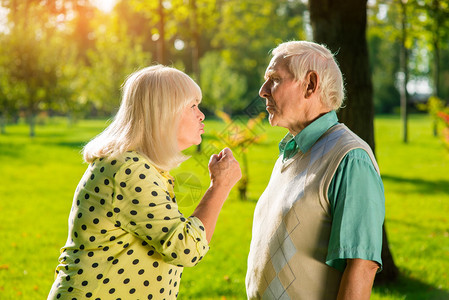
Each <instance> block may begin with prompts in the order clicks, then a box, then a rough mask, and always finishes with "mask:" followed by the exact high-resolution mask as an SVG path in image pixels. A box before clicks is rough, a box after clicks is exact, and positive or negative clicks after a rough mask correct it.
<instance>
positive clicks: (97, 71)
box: [0, 0, 449, 300]
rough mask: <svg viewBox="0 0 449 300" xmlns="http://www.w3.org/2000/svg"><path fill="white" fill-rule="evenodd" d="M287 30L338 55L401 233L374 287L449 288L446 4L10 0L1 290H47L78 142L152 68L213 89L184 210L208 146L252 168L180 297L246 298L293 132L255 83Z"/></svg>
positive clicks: (343, 115)
mask: <svg viewBox="0 0 449 300" xmlns="http://www.w3.org/2000/svg"><path fill="white" fill-rule="evenodd" d="M289 40H311V41H312V40H313V41H316V42H319V43H323V44H326V45H327V46H328V47H329V48H330V49H331V51H332V52H334V53H335V55H336V58H337V60H338V62H339V64H340V67H341V69H342V72H343V74H344V77H345V83H346V91H347V97H346V102H345V108H344V109H342V110H341V111H339V118H340V120H341V121H342V122H344V123H345V124H347V125H348V126H349V127H350V128H351V129H352V130H353V131H355V132H356V133H357V134H358V135H359V136H361V137H362V138H363V139H365V140H366V141H367V142H368V143H369V144H370V146H371V147H372V148H373V149H374V150H375V153H376V157H377V159H378V162H379V165H380V168H381V173H382V178H383V181H384V185H385V193H386V200H387V202H386V208H387V213H386V228H388V229H387V230H384V234H385V235H384V249H383V253H382V258H383V260H384V270H383V272H381V273H380V274H378V276H377V277H376V286H375V288H374V292H373V296H372V299H383V300H387V299H416V300H418V299H419V300H422V299H432V300H433V299H449V274H448V270H449V225H448V224H449V219H448V215H449V152H448V150H449V109H448V103H449V0H382V1H380V0H379V1H377V0H369V1H360V0H346V1H345V0H313V1H306V0H278V1H273V0H140V1H139V0H128V1H125V0H90V1H89V0H0V299H44V298H45V297H46V295H47V294H48V291H49V289H50V286H51V283H52V281H53V275H54V273H53V272H54V268H55V267H56V264H57V258H58V256H59V249H60V248H61V247H62V246H63V244H64V241H65V239H66V236H67V227H66V224H67V218H68V213H69V210H70V205H71V198H72V196H73V191H74V189H75V186H76V184H77V183H78V181H79V179H80V177H81V175H82V174H83V172H84V169H85V165H83V162H82V160H81V156H80V151H81V149H82V147H83V145H84V144H85V143H86V142H87V141H89V140H90V139H91V138H93V137H94V136H95V135H97V134H98V133H100V132H101V131H102V130H103V129H104V128H105V127H106V126H107V125H108V124H109V122H110V118H111V117H112V116H113V115H114V113H115V112H116V110H117V108H118V105H119V103H120V96H121V89H120V87H121V85H122V83H123V82H124V80H125V79H126V77H127V76H128V75H129V74H130V73H131V72H133V71H135V70H137V69H140V68H142V67H145V66H149V65H153V64H164V65H169V66H173V67H176V68H178V69H180V70H183V71H184V72H186V73H187V74H189V75H190V76H191V77H192V78H194V79H195V81H196V82H198V83H199V85H200V87H201V88H202V91H203V101H202V103H201V109H202V110H203V111H204V112H205V114H206V134H204V135H203V143H202V144H201V146H200V147H198V148H196V147H193V148H195V149H193V148H192V149H188V150H187V154H189V155H191V156H192V158H193V159H191V160H189V161H187V162H186V163H184V164H183V165H182V166H181V167H180V168H179V169H176V170H173V172H172V175H174V176H175V178H176V176H178V178H179V179H180V181H179V182H184V181H185V186H186V187H190V188H191V189H192V188H194V189H193V190H187V191H182V193H184V194H188V195H191V196H189V197H187V198H186V201H185V203H180V204H182V205H180V208H181V209H182V212H183V213H185V214H188V213H189V212H191V211H193V209H194V207H195V205H196V203H197V202H198V200H199V196H198V195H199V194H201V193H200V192H201V189H203V192H204V187H206V186H208V173H207V167H205V166H207V161H208V158H209V156H210V154H212V153H216V152H217V151H219V150H220V149H222V147H224V146H228V147H231V148H232V149H233V151H234V153H235V154H236V156H237V158H238V160H239V161H240V163H241V165H242V167H243V169H244V170H243V171H244V177H243V180H241V182H240V183H239V185H238V186H237V187H236V188H235V189H234V190H233V192H232V193H231V196H230V198H229V200H228V202H227V203H226V205H225V206H224V208H223V212H222V216H221V217H220V218H221V219H220V220H219V224H218V225H217V229H216V234H215V235H214V240H213V242H212V244H211V245H212V249H211V251H210V252H209V254H208V255H207V256H206V257H205V259H204V260H203V261H202V263H201V264H199V266H198V267H195V268H193V269H189V270H186V271H185V275H184V276H183V283H182V285H181V290H180V295H179V298H180V299H245V298H246V297H245V288H244V276H245V272H246V257H247V254H248V250H249V242H250V238H251V224H252V213H253V210H254V207H255V204H256V202H257V199H258V197H259V196H260V194H261V193H262V192H263V190H264V188H265V186H266V184H267V183H268V180H269V176H270V173H271V169H272V166H273V164H274V161H275V160H276V158H277V143H278V142H279V140H280V139H281V138H282V137H283V136H284V135H285V130H282V128H281V129H280V128H271V127H270V126H269V124H267V122H266V120H264V115H263V114H261V113H263V112H264V110H265V106H264V104H263V102H262V101H260V100H261V98H260V97H259V96H258V91H259V88H260V86H261V84H262V82H263V75H264V72H265V69H266V67H267V65H268V62H269V60H270V50H271V49H273V48H275V47H276V45H277V44H279V43H282V42H285V41H289ZM189 180H190V182H188V181H189ZM189 184H190V185H189ZM180 193H181V192H180ZM189 193H190V194H189ZM387 233H388V234H387Z"/></svg>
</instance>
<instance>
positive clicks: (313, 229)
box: [246, 124, 379, 300]
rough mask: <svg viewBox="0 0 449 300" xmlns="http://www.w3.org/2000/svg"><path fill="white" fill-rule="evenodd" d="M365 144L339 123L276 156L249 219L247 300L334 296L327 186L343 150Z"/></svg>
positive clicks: (338, 277)
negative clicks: (304, 146)
mask: <svg viewBox="0 0 449 300" xmlns="http://www.w3.org/2000/svg"><path fill="white" fill-rule="evenodd" d="M355 148H362V149H364V150H365V151H366V152H367V153H368V154H369V155H370V157H371V160H372V162H373V164H374V166H375V168H376V170H377V171H378V170H379V169H378V166H377V163H376V161H375V159H374V155H373V153H372V151H371V149H370V147H369V146H368V145H367V144H366V143H365V142H364V141H363V140H361V139H360V138H359V137H358V136H356V135H355V134H354V133H353V132H352V131H350V130H349V129H348V128H347V127H346V126H345V125H343V124H338V125H336V126H333V127H332V128H331V129H329V130H328V131H327V132H326V133H325V134H323V136H321V137H320V139H319V140H318V141H317V142H316V143H315V144H314V145H313V146H312V148H311V149H310V150H309V151H308V152H307V153H301V152H299V153H297V154H296V155H295V156H294V157H292V158H291V159H289V160H287V161H286V162H283V161H282V156H281V157H279V158H278V160H277V161H276V164H275V166H274V169H273V173H272V175H271V178H270V182H269V183H268V186H267V188H266V189H265V191H264V192H263V194H262V195H261V197H260V199H259V201H258V203H257V206H256V209H255V212H254V221H253V231H252V234H253V236H252V240H251V248H250V253H249V256H248V271H247V275H246V288H247V294H248V299H295V300H296V299H305V300H314V299H326V300H327V299H335V298H336V297H337V293H338V288H339V285H340V280H341V276H342V274H341V272H339V271H337V270H336V269H334V268H332V267H329V266H328V265H326V263H325V261H326V255H327V252H328V244H329V237H330V232H331V226H332V217H331V215H330V204H329V200H328V198H327V193H328V188H329V185H330V182H331V180H332V178H333V176H334V173H335V171H336V169H337V167H338V166H339V164H340V162H341V160H342V159H343V157H344V156H345V155H346V154H347V153H348V151H350V150H352V149H355Z"/></svg>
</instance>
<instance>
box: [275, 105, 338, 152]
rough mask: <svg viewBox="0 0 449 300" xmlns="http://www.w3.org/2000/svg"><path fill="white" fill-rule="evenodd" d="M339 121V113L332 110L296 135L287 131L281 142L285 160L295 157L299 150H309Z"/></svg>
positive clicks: (280, 150) (280, 149) (280, 148)
mask: <svg viewBox="0 0 449 300" xmlns="http://www.w3.org/2000/svg"><path fill="white" fill-rule="evenodd" d="M337 123H338V118H337V113H336V112H335V111H333V110H332V111H330V112H328V113H326V114H325V115H323V116H321V117H319V118H318V119H316V120H315V121H313V122H312V123H310V124H309V125H308V126H307V127H306V128H304V129H303V130H301V131H300V132H299V133H298V134H297V135H296V136H293V135H292V134H291V133H287V135H286V136H285V137H284V138H283V139H282V140H281V142H280V143H279V152H280V154H283V155H284V156H283V160H286V159H289V158H291V157H293V156H294V155H295V154H296V153H298V151H299V150H300V151H301V152H302V153H306V152H307V151H309V149H310V148H311V147H312V146H313V145H314V144H315V143H316V141H317V140H318V139H319V138H320V137H321V136H322V135H323V134H324V133H325V132H326V131H328V130H329V128H331V127H332V126H334V125H336V124H337Z"/></svg>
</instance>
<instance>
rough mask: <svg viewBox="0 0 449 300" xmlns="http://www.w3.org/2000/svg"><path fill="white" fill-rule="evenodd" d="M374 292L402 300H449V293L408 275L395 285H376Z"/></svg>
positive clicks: (403, 276)
mask: <svg viewBox="0 0 449 300" xmlns="http://www.w3.org/2000/svg"><path fill="white" fill-rule="evenodd" d="M402 271H403V270H402ZM402 271H401V272H402ZM374 291H375V292H376V293H378V294H380V295H383V296H397V297H400V299H407V300H447V299H449V291H445V290H441V289H438V288H437V287H434V286H431V285H429V284H427V283H424V282H422V281H419V280H417V279H415V278H411V277H408V276H407V274H401V275H400V276H399V279H398V281H397V282H395V283H392V284H383V285H376V286H375V287H374Z"/></svg>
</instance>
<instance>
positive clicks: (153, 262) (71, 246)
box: [48, 152, 209, 300]
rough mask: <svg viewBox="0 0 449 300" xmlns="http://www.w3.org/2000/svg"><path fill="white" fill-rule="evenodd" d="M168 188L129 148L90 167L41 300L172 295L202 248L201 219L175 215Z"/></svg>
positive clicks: (166, 181)
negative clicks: (53, 273)
mask: <svg viewBox="0 0 449 300" xmlns="http://www.w3.org/2000/svg"><path fill="white" fill-rule="evenodd" d="M173 186H174V182H173V178H172V177H171V176H170V175H169V174H168V173H167V172H163V171H160V170H158V169H156V168H155V167H154V166H153V165H152V164H151V163H150V162H149V161H148V160H147V159H146V158H144V157H143V156H142V155H139V154H138V153H137V152H126V153H125V154H124V155H123V156H122V157H118V158H113V159H97V160H95V161H94V162H93V163H92V164H90V165H89V167H88V168H87V171H86V173H85V174H84V176H83V178H82V179H81V181H80V183H79V185H78V187H77V189H76V192H75V196H74V199H73V205H72V210H71V212H70V217H69V234H68V239H67V242H66V245H65V246H64V247H63V248H62V249H61V255H60V257H59V265H58V266H57V268H56V278H55V282H54V283H53V286H52V289H51V291H50V294H49V298H48V299H78V300H79V299H122V300H125V299H176V297H177V295H178V290H179V283H180V280H181V275H182V271H183V267H185V266H194V265H196V264H197V263H198V262H199V261H200V260H201V259H202V258H203V256H204V255H205V254H206V252H207V251H208V250H209V246H208V243H207V240H206V234H205V229H204V227H203V224H202V223H201V221H200V220H199V219H198V218H196V217H189V218H186V217H184V216H183V215H182V214H181V213H180V212H179V210H178V205H177V203H176V199H175V195H174V193H173Z"/></svg>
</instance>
